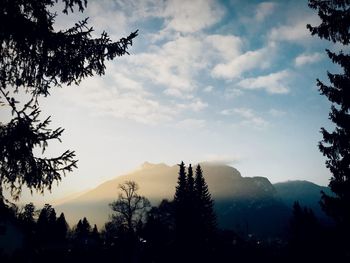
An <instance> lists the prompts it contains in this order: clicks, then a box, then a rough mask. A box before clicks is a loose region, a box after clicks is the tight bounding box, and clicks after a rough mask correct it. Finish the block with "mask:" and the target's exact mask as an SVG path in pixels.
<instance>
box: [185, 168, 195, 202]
mask: <svg viewBox="0 0 350 263" xmlns="http://www.w3.org/2000/svg"><path fill="white" fill-rule="evenodd" d="M186 191H187V194H188V196H189V197H191V196H193V195H194V178H193V169H192V165H191V164H190V165H189V166H188V169H187V189H186Z"/></svg>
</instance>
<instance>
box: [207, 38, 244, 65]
mask: <svg viewBox="0 0 350 263" xmlns="http://www.w3.org/2000/svg"><path fill="white" fill-rule="evenodd" d="M205 42H206V43H207V44H208V49H206V51H207V52H209V54H208V53H207V55H209V56H210V55H211V56H212V57H214V58H216V57H217V56H219V57H220V59H224V60H231V59H234V58H236V57H238V56H239V55H241V53H242V51H241V50H242V46H243V41H242V39H241V38H240V37H238V36H234V35H218V34H214V35H208V36H206V37H205ZM210 53H212V54H210Z"/></svg>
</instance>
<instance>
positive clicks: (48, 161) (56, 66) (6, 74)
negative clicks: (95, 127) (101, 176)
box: [0, 0, 137, 199]
mask: <svg viewBox="0 0 350 263" xmlns="http://www.w3.org/2000/svg"><path fill="white" fill-rule="evenodd" d="M56 2H58V1H57V0H3V1H0V103H1V104H6V105H8V106H9V107H8V108H9V109H10V110H11V112H9V114H12V116H13V118H12V119H11V120H10V121H9V122H8V123H2V122H1V123H0V198H1V199H3V198H4V196H3V191H2V190H3V188H4V187H9V189H10V191H11V195H12V197H13V198H15V199H18V198H19V196H20V193H21V189H22V186H23V185H26V186H27V187H28V188H29V189H32V190H37V191H40V192H41V193H42V192H43V191H44V189H49V190H50V189H51V186H52V183H53V182H54V181H59V180H61V177H62V175H64V174H65V173H66V172H69V171H71V170H72V169H73V168H74V167H76V162H77V161H76V160H75V153H74V151H70V150H67V151H65V152H64V153H62V154H61V155H59V156H57V157H50V158H49V157H46V156H43V155H36V154H34V151H33V150H34V148H35V149H41V150H42V153H44V151H45V150H46V147H47V146H48V142H49V141H51V140H59V141H60V136H61V134H62V132H63V129H62V128H58V129H54V130H52V129H50V128H49V123H50V117H48V118H46V119H44V120H43V121H42V120H40V109H39V103H38V101H39V97H40V96H48V95H49V90H50V88H52V87H57V86H61V85H62V84H65V85H71V84H79V83H80V82H81V80H82V79H84V78H86V77H88V76H93V75H94V74H97V75H103V74H104V73H105V61H106V60H112V59H114V58H115V57H117V56H122V55H124V54H128V52H127V49H128V47H129V46H130V45H131V44H132V40H133V38H135V37H136V36H137V31H136V32H134V33H132V34H130V35H129V36H128V37H127V38H122V39H120V40H119V41H117V42H112V41H111V39H110V37H109V36H108V35H107V33H105V32H103V33H102V35H101V37H99V38H92V37H91V33H92V31H93V29H92V28H91V27H88V24H87V19H85V20H83V21H80V22H78V23H76V24H75V26H74V27H72V28H69V29H67V30H60V31H55V30H54V20H55V17H56V14H55V13H54V12H53V11H52V9H51V7H52V6H53V5H54V4H55V3H56ZM62 2H63V3H64V5H65V8H64V10H63V13H65V14H68V12H69V11H71V12H73V8H74V6H78V9H79V11H81V12H83V11H84V9H85V7H86V2H87V1H86V0H62ZM18 91H21V92H24V93H26V95H27V96H26V97H28V100H27V101H22V102H21V104H20V103H19V102H18V101H17V99H18V98H19V97H20V96H19V95H18V93H17V92H18ZM16 96H17V99H16ZM26 97H24V96H21V97H20V98H22V99H23V98H26ZM14 146H15V147H14Z"/></svg>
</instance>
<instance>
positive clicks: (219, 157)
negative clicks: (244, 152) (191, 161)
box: [204, 154, 243, 165]
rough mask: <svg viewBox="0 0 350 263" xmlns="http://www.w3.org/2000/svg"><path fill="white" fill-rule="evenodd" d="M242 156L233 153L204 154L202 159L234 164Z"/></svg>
mask: <svg viewBox="0 0 350 263" xmlns="http://www.w3.org/2000/svg"><path fill="white" fill-rule="evenodd" d="M242 159H243V158H242V157H241V156H239V155H235V154H207V155H205V156H204V161H206V162H210V163H214V164H227V165H229V164H236V163H238V162H240V161H241V160H242Z"/></svg>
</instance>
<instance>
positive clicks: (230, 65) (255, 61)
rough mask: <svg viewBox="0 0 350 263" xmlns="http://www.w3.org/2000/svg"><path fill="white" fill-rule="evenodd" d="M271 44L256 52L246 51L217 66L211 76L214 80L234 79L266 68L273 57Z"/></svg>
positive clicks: (273, 47)
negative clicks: (257, 69)
mask: <svg viewBox="0 0 350 263" xmlns="http://www.w3.org/2000/svg"><path fill="white" fill-rule="evenodd" d="M274 49H275V45H274V44H273V43H271V44H269V45H267V46H266V47H263V48H261V49H258V50H254V51H248V52H245V53H243V54H241V55H240V56H238V57H236V58H233V59H232V60H230V61H228V62H226V63H219V64H217V65H216V66H215V67H214V68H213V70H212V72H211V74H212V76H213V77H215V78H223V79H235V78H238V77H240V76H241V75H242V74H243V73H244V72H246V71H248V70H252V69H255V68H268V67H269V66H270V64H271V61H272V59H273V57H274V52H275V51H274Z"/></svg>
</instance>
